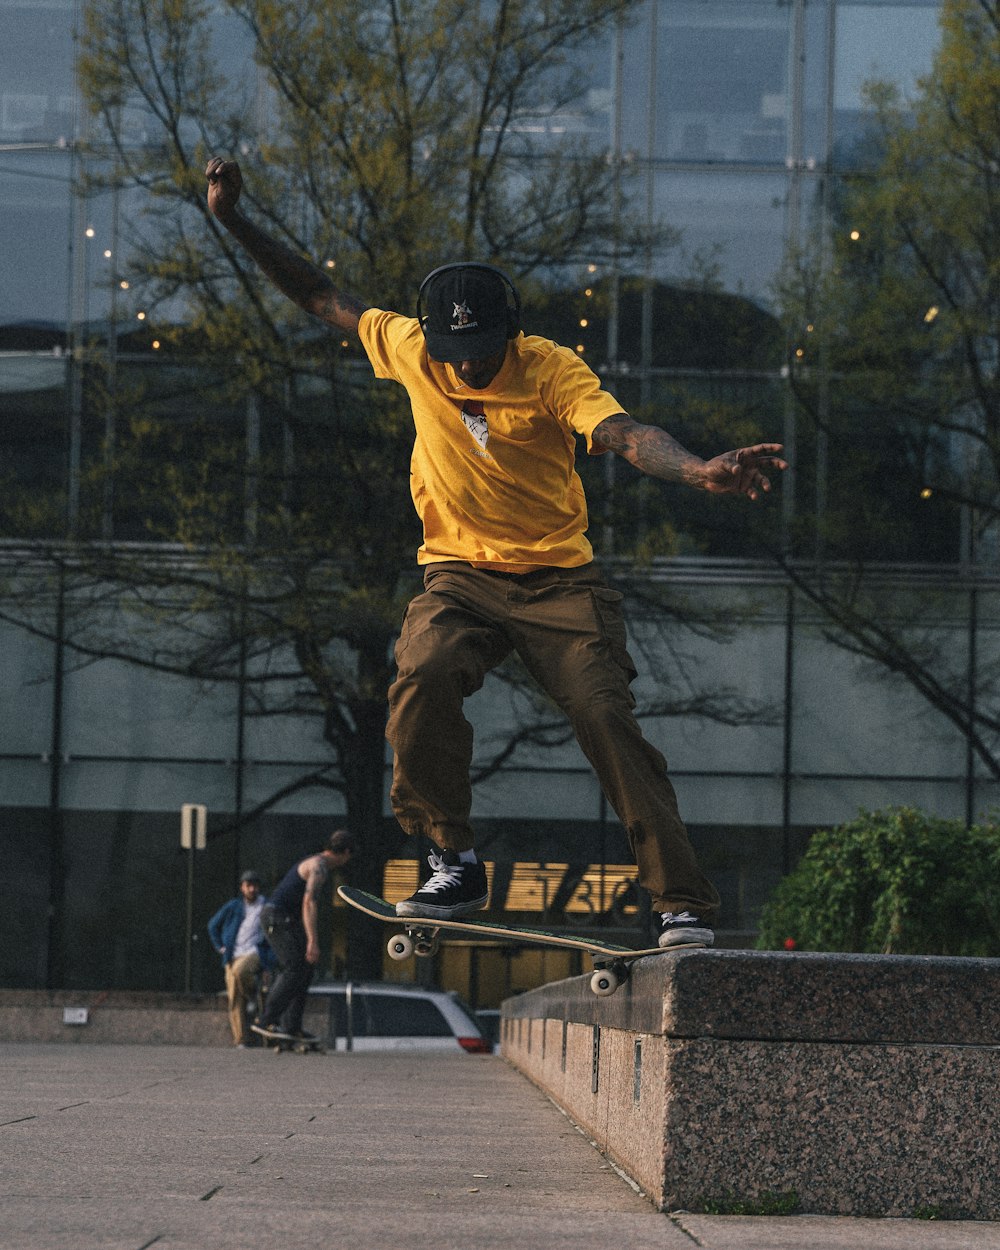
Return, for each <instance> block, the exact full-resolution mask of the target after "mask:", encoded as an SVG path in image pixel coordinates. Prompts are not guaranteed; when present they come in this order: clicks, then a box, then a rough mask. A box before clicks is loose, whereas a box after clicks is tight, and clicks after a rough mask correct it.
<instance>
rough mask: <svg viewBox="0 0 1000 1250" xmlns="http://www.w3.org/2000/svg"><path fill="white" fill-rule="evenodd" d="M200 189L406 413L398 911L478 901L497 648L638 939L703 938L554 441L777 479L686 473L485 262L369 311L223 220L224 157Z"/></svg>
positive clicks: (277, 248)
mask: <svg viewBox="0 0 1000 1250" xmlns="http://www.w3.org/2000/svg"><path fill="white" fill-rule="evenodd" d="M206 176H207V178H208V183H209V186H208V204H209V208H210V211H211V212H212V213H213V214H214V215H215V217H216V218H217V219H218V220H219V221H220V222H221V223H222V224H223V226H225V227H226V229H227V230H229V232H230V233H231V234H232V235H233V236H234V237H235V238H236V239H237V240H238V241H239V242H240V243H241V244H242V245H243V247H244V248H245V249H246V250H247V252H248V253H249V254H250V256H251V257H252V258H253V259H254V260H255V261H256V262H257V264H258V265H259V266H260V268H261V269H262V270H263V272H264V273H265V274H266V275H267V276H268V277H269V278H270V279H271V281H272V282H274V284H275V285H276V286H277V287H278V288H279V290H281V291H282V292H283V293H284V294H285V295H287V296H288V297H289V298H290V299H291V300H293V301H294V302H295V303H297V304H298V305H299V306H300V307H301V308H303V309H305V311H306V312H309V313H312V314H313V315H315V316H317V317H319V318H320V319H321V320H323V321H325V322H327V324H328V325H330V326H332V327H334V328H335V329H336V331H337V333H338V334H342V335H343V334H348V335H354V336H356V337H357V338H359V339H360V342H361V346H362V347H363V349H364V351H365V353H366V354H367V356H368V359H369V360H370V361H371V364H372V367H373V369H374V371H375V374H376V376H377V377H380V378H389V379H392V380H394V381H396V382H398V383H400V384H401V385H402V386H403V387H404V388H405V389H406V391H407V393H408V395H409V398H410V403H411V407H412V411H413V421H414V426H415V431H416V437H415V442H414V446H413V455H412V459H411V465H410V472H411V489H412V494H413V500H414V504H415V506H416V508H417V512H418V513H419V515H420V517H421V520H422V522H423V527H424V541H423V545H422V546H421V547H420V550H419V551H418V553H417V560H418V563H419V564H420V565H422V566H423V570H424V591H423V593H422V594H420V595H418V596H417V597H416V598H415V599H414V600H413V601H412V602H411V604H410V605H409V608H408V609H407V612H406V616H405V618H404V621H403V626H402V631H401V634H400V639H399V643H398V645H397V648H396V661H397V667H398V673H397V677H396V680H395V682H394V683H393V685H392V688H391V689H390V691H389V722H388V727H387V731H386V734H387V737H388V739H389V741H390V743H391V744H392V747H393V750H394V752H395V760H394V765H393V783H392V792H391V801H392V805H393V811H394V812H395V814H396V818H397V819H398V820H399V822H400V824H401V825H402V827H403V828H404V829H405V830H406V831H407V832H408V833H412V834H426V835H427V836H428V837H430V839H431V840H432V841H433V842H434V843H435V844H436V846H437V847H438V852H437V853H434V854H432V855H431V860H430V862H431V868H432V870H433V871H432V875H431V877H430V879H429V880H428V881H427V882H426V883H425V884H424V886H423V887H422V888H421V889H420V890H418V891H417V892H416V893H415V894H414V895H413V896H412V897H411V898H410V899H407V900H406V901H404V902H402V903H400V904H398V908H397V910H398V912H399V914H400V915H406V916H426V917H429V918H441V919H445V918H454V917H456V916H461V915H465V914H468V913H470V912H472V911H475V910H478V909H480V908H482V907H485V906H486V904H487V902H488V890H487V883H486V872H485V868H484V866H483V864H482V863H480V862H479V861H478V859H477V857H476V854H475V850H474V849H473V834H472V829H471V826H470V823H469V814H470V810H471V803H472V795H471V787H470V782H469V769H470V765H471V762H472V729H471V727H470V725H469V723H468V722H467V721H466V719H465V717H464V715H463V712H462V704H463V701H464V699H465V698H467V697H468V696H469V695H471V694H472V693H474V692H475V691H476V690H478V689H479V688H480V687H481V686H482V684H483V682H484V680H485V677H486V674H487V673H488V672H489V671H490V670H491V669H492V668H495V667H496V666H497V665H498V664H499V663H500V662H501V661H502V660H503V659H504V658H505V657H506V656H507V655H509V654H510V653H511V652H512V651H516V652H517V653H518V654H519V655H520V656H521V658H522V660H523V661H524V663H525V665H526V667H527V669H528V670H529V672H530V673H531V674H532V676H533V677H534V678H535V679H536V680H537V681H538V682H539V684H540V685H541V686H542V687H543V689H544V690H545V691H546V692H547V693H548V694H549V695H550V697H551V698H552V699H553V700H554V701H555V702H556V703H557V704H558V705H559V706H560V707H561V708H562V709H563V711H564V712H565V713H566V715H567V716H568V717H569V719H570V722H571V724H572V726H573V729H574V731H575V733H576V737H577V741H578V742H579V743H580V746H581V748H582V749H583V751H584V753H585V754H586V756H587V758H588V759H589V761H590V763H591V765H592V766H593V768H594V769H595V771H596V773H597V776H598V778H599V780H600V783H601V785H602V787H603V789H604V792H605V794H606V795H607V797H608V800H609V801H610V803H611V805H612V807H613V808H614V810H615V811H616V813H617V814H618V817H619V819H620V820H621V821H622V824H623V825H624V826H625V830H626V833H627V835H628V838H629V843H630V845H631V847H632V850H633V853H634V854H635V857H636V861H637V863H638V865H639V881H640V883H641V884H642V885H643V886H644V887H645V888H646V889H647V890H648V891H649V893H650V894H651V896H652V900H653V906H654V908H655V910H656V913H657V916H658V926H659V930H660V936H659V941H660V943H661V944H662V945H664V946H669V945H671V944H674V943H676V942H680V941H690V940H692V939H693V940H697V941H701V942H704V943H705V944H709V943H711V942H712V941H713V940H714V934H713V931H712V923H713V921H714V918H715V916H716V913H717V911H718V906H719V897H718V894H717V893H716V890H715V888H714V887H713V886H712V884H711V883H710V882H709V881H708V880H707V878H706V877H705V876H704V874H703V873H702V872H701V870H700V868H699V866H698V864H697V862H696V860H695V856H694V852H693V850H692V847H691V844H690V841H689V840H688V836H687V830H686V829H685V827H684V824H683V823H682V821H681V818H680V815H679V813H678V810H677V802H676V797H675V795H674V790H673V787H672V785H671V783H670V780H669V778H668V775H667V766H666V761H665V760H664V758H663V756H662V755H661V754H660V753H659V751H657V750H656V749H655V748H654V747H652V746H651V745H650V744H649V743H647V742H646V741H645V739H644V738H643V736H642V732H641V730H640V728H639V724H638V722H637V720H636V718H635V715H634V713H633V706H634V700H633V698H632V695H631V693H630V690H629V685H630V683H631V681H632V679H633V678H634V677H635V675H636V670H635V667H634V665H633V663H632V660H631V658H630V656H629V654H628V651H627V650H626V645H625V626H624V621H623V618H622V613H621V609H620V606H619V604H620V599H621V596H620V595H619V594H618V593H617V592H615V591H613V590H611V589H610V588H608V587H607V586H606V585H605V584H604V582H603V581H602V579H601V577H600V576H599V574H598V573H597V572H596V570H595V568H594V566H593V563H592V560H593V552H592V549H591V546H590V543H589V542H588V540H587V537H586V530H587V524H588V522H587V508H586V501H585V499H584V494H583V487H582V484H581V482H580V478H579V477H578V475H577V473H576V471H575V469H574V464H573V461H574V446H575V444H574V438H575V436H576V435H580V436H582V437H583V438H584V439H585V440H586V446H587V451H588V453H590V454H591V455H602V454H604V453H607V452H609V451H610V452H614V453H615V454H617V455H619V456H621V457H622V458H623V459H625V460H626V461H628V463H629V464H631V465H633V466H634V467H635V468H637V469H639V470H640V471H641V472H643V473H646V474H649V475H650V476H652V477H656V478H660V479H662V480H664V481H668V482H680V483H684V484H686V485H688V486H692V487H695V488H697V489H701V490H705V491H709V492H712V493H714V494H727V495H746V496H747V497H748V498H749V499H751V500H755V499H757V498H758V497H759V496H760V495H761V493H762V492H764V491H768V490H770V486H771V484H770V481H769V479H768V476H767V474H768V473H769V472H772V471H779V470H782V469H784V468H786V467H787V465H786V463H785V461H784V460H782V459H781V458H780V455H779V453H780V452H781V450H782V449H781V446H780V445H779V444H777V443H760V444H757V445H756V446H753V447H742V448H740V449H738V450H734V451H727V452H724V453H722V454H721V455H718V456H715V457H714V458H713V459H711V460H707V461H706V460H702V459H701V458H700V457H699V456H696V455H693V454H692V453H690V452H688V451H686V450H685V449H684V448H683V447H681V446H680V444H679V443H677V442H676V441H675V440H674V439H673V438H672V437H671V436H670V435H669V434H668V433H667V432H666V431H665V430H662V429H660V428H659V427H658V426H651V425H644V424H642V423H640V422H638V421H635V420H633V419H632V418H631V417H630V416H628V415H627V414H626V413H625V412H623V411H622V408H621V405H620V404H619V403H618V402H617V401H616V400H615V399H614V397H613V396H612V395H610V394H609V393H608V392H607V391H605V390H603V389H602V387H601V384H600V381H599V379H598V378H597V376H596V375H595V374H594V373H593V372H592V371H591V370H590V369H589V368H588V366H587V365H586V364H585V363H584V362H583V361H582V360H581V359H580V358H579V356H578V355H577V354H576V353H575V352H573V351H572V350H570V349H568V348H565V347H560V346H558V345H557V344H556V343H553V342H551V341H549V340H547V339H542V338H539V337H536V336H530V335H527V334H525V333H524V332H523V331H522V329H521V324H520V311H521V310H520V300H519V297H518V294H517V291H516V289H515V287H514V285H513V284H512V283H511V281H510V279H509V278H507V277H506V276H505V275H504V274H503V273H501V272H500V271H499V270H496V269H494V268H492V267H491V266H486V265H481V264H476V263H472V262H467V263H460V264H454V265H446V266H443V267H442V268H441V269H437V270H435V271H433V272H432V273H431V274H429V275H428V276H427V278H426V279H425V280H424V282H423V284H422V285H421V288H420V290H419V292H418V294H417V317H415V318H414V317H408V316H404V315H402V314H400V313H396V312H392V311H389V310H386V309H380V308H377V307H370V306H369V305H367V304H365V303H364V302H362V301H360V300H358V299H356V298H354V297H353V296H350V295H346V294H345V293H344V292H342V291H340V290H339V289H338V288H337V287H335V286H334V284H333V283H332V282H331V281H330V279H329V277H328V276H327V275H326V274H325V273H324V272H323V271H322V270H321V269H319V268H318V267H317V266H315V265H313V264H311V263H310V262H309V261H307V260H305V259H304V258H303V257H302V256H300V255H299V254H298V253H297V252H295V251H293V250H292V249H291V248H289V247H286V246H284V245H283V244H281V243H279V242H278V241H277V240H275V239H273V238H271V237H270V236H269V235H267V234H265V233H264V232H263V231H262V230H261V229H260V228H259V227H258V226H256V225H255V224H254V223H253V222H251V221H250V220H249V219H248V218H247V217H245V216H244V215H243V213H242V212H241V211H240V208H239V207H238V201H239V198H240V191H241V187H242V178H241V174H240V169H239V165H238V164H237V163H236V162H234V161H225V160H220V159H219V158H218V157H213V158H212V159H211V160H210V161H209V163H208V166H207V168H206Z"/></svg>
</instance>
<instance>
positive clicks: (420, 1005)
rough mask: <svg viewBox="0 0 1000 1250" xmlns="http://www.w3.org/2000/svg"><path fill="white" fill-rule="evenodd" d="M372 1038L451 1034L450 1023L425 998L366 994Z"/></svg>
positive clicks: (370, 1035) (447, 1035)
mask: <svg viewBox="0 0 1000 1250" xmlns="http://www.w3.org/2000/svg"><path fill="white" fill-rule="evenodd" d="M364 997H365V999H366V1000H367V1006H368V1036H369V1037H451V1035H452V1033H451V1026H450V1025H449V1024H448V1021H447V1020H446V1019H445V1018H444V1016H443V1015H442V1014H441V1012H440V1010H439V1009H438V1007H437V1006H436V1005H435V1004H434V1003H432V1002H431V1001H430V1000H429V999H426V998H408V997H406V998H404V997H403V996H402V995H399V996H396V995H393V994H366V995H365V996H364Z"/></svg>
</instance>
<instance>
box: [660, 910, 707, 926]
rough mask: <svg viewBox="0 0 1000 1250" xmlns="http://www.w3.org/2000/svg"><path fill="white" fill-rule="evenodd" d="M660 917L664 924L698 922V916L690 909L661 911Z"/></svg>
mask: <svg viewBox="0 0 1000 1250" xmlns="http://www.w3.org/2000/svg"><path fill="white" fill-rule="evenodd" d="M660 918H661V919H662V921H663V923H664V924H697V923H698V917H697V916H692V915H691V913H690V912H689V911H661V912H660Z"/></svg>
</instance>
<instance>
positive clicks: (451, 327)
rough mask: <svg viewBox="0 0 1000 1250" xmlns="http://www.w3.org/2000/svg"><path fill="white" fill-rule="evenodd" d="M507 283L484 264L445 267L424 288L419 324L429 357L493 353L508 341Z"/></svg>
mask: <svg viewBox="0 0 1000 1250" xmlns="http://www.w3.org/2000/svg"><path fill="white" fill-rule="evenodd" d="M507 309H508V305H507V288H506V285H505V283H504V280H503V278H501V277H500V275H499V274H498V273H493V272H491V271H490V270H488V269H477V268H474V267H472V266H470V267H469V268H468V269H462V268H455V269H446V270H445V271H444V272H443V273H440V274H438V275H437V276H432V277H431V279H430V280H429V281H428V282H427V285H426V290H425V291H424V310H425V311H424V316H423V328H424V334H425V336H426V339H427V354H428V356H430V358H431V359H432V360H441V361H448V362H450V363H454V362H455V361H458V360H483V359H485V358H486V357H487V356H495V355H497V354H498V353H499V352H501V351H503V349H504V348H505V347H506V345H507V338H508V326H509V314H508V311H507Z"/></svg>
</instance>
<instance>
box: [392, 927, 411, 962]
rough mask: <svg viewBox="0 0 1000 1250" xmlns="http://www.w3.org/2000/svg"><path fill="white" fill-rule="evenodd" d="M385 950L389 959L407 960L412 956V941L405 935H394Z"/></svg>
mask: <svg viewBox="0 0 1000 1250" xmlns="http://www.w3.org/2000/svg"><path fill="white" fill-rule="evenodd" d="M386 950H387V951H388V952H389V958H390V959H409V958H410V956H411V955H412V954H413V939H412V938H411V937H409V936H408V935H407V934H406V933H394V934H393V936H392V937H391V938H390V939H389V944H388V946H387V947H386Z"/></svg>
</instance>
